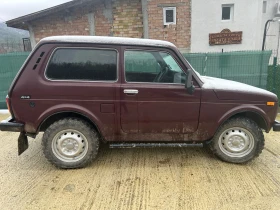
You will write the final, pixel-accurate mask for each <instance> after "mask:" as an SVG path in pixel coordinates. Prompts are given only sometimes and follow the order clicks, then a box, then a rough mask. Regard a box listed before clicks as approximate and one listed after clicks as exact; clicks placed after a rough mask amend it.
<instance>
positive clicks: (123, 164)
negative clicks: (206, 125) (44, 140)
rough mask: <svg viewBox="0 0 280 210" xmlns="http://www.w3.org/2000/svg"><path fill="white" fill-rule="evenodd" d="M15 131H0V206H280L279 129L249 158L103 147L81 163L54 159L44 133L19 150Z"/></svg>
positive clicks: (0, 117)
mask: <svg viewBox="0 0 280 210" xmlns="http://www.w3.org/2000/svg"><path fill="white" fill-rule="evenodd" d="M6 117H7V116H5V115H0V120H3V119H4V118H6ZM17 137H18V134H16V133H7V132H0V140H1V148H0V209H1V210H2V209H3V210H5V209H71V210H72V209H98V210H99V209H106V210H107V209H114V210H115V209H160V210H164V209H166V210H171V209H172V210H173V209H250V210H251V209H254V210H255V209H266V210H267V209H275V210H276V209H277V210H279V209H280V133H275V132H270V133H269V134H265V137H266V146H265V149H264V151H263V153H262V154H261V155H260V157H258V158H256V159H255V160H253V161H252V162H250V163H248V164H245V165H234V164H228V163H224V162H221V161H219V160H217V159H216V158H215V157H213V156H212V155H211V154H210V153H209V152H208V151H207V150H206V149H204V148H158V149H108V148H103V149H102V150H101V151H100V154H99V157H98V159H97V160H96V161H95V162H94V163H92V164H91V165H90V166H89V167H87V168H85V169H78V170H60V169H57V168H55V167H54V166H52V165H51V164H49V163H48V162H47V161H46V159H45V158H44V156H43V153H42V150H41V141H40V139H41V135H39V136H38V137H37V138H36V139H35V140H32V139H30V140H29V143H30V147H29V149H28V150H27V151H26V152H24V153H23V155H21V156H17Z"/></svg>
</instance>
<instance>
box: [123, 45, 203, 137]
mask: <svg viewBox="0 0 280 210" xmlns="http://www.w3.org/2000/svg"><path fill="white" fill-rule="evenodd" d="M123 51H124V52H123V53H124V67H123V69H124V71H123V83H122V85H121V128H122V131H123V132H125V133H137V132H138V136H139V138H141V139H138V140H144V139H143V134H161V135H159V137H160V136H161V137H160V138H164V136H163V135H162V134H166V135H168V137H169V138H172V135H173V134H174V135H175V134H185V133H193V132H194V131H196V130H197V126H198V118H199V109H200V88H199V87H196V91H195V93H194V94H193V95H190V94H188V93H187V91H186V89H185V86H184V83H185V79H186V77H185V72H184V71H183V70H184V68H183V67H184V66H183V65H182V63H181V62H180V60H179V59H178V58H177V56H176V55H175V54H174V53H173V52H172V51H169V50H162V49H159V50H154V49H153V50H151V49H149V48H139V49H137V48H133V49H131V48H125V49H123ZM133 139H135V140H137V137H135V136H134V138H133ZM147 140H148V139H147ZM154 140H161V139H154ZM177 140H178V138H177Z"/></svg>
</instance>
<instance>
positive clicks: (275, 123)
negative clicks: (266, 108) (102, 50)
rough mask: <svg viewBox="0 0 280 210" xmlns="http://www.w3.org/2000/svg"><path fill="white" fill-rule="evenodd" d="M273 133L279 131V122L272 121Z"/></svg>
mask: <svg viewBox="0 0 280 210" xmlns="http://www.w3.org/2000/svg"><path fill="white" fill-rule="evenodd" d="M273 131H280V122H279V121H276V120H275V121H274V123H273Z"/></svg>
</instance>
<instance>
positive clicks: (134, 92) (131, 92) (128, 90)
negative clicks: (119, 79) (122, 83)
mask: <svg viewBox="0 0 280 210" xmlns="http://www.w3.org/2000/svg"><path fill="white" fill-rule="evenodd" d="M123 92H124V93H125V94H131V95H135V94H137V93H138V90H135V89H124V90H123Z"/></svg>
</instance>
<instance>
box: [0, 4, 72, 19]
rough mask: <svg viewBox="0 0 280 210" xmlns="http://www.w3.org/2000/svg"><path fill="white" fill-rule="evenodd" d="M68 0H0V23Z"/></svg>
mask: <svg viewBox="0 0 280 210" xmlns="http://www.w3.org/2000/svg"><path fill="white" fill-rule="evenodd" d="M68 1H70V0H0V22H5V21H7V20H11V19H14V18H17V17H20V16H23V15H27V14H30V13H33V12H37V11H39V10H42V9H46V8H49V7H52V6H55V5H58V4H62V3H65V2H68Z"/></svg>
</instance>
